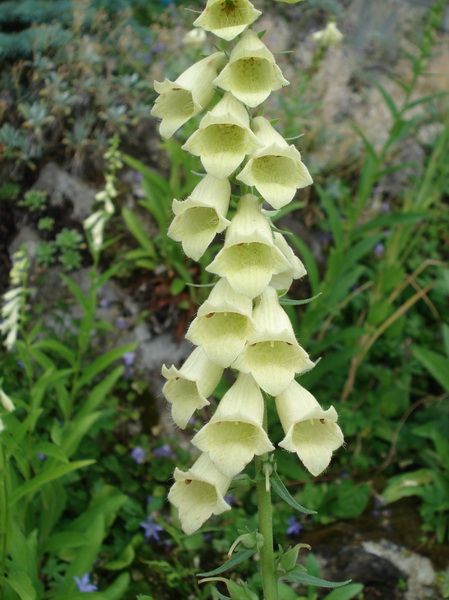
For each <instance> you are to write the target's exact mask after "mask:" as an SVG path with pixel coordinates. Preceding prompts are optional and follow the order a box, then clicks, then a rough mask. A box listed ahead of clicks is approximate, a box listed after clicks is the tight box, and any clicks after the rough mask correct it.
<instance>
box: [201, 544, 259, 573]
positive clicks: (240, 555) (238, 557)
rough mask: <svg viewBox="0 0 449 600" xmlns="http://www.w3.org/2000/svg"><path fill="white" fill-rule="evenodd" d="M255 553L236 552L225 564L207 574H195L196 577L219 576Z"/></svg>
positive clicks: (247, 551) (253, 551)
mask: <svg viewBox="0 0 449 600" xmlns="http://www.w3.org/2000/svg"><path fill="white" fill-rule="evenodd" d="M255 553H256V550H255V549H251V550H242V551H239V552H236V553H235V554H233V555H232V557H231V558H230V559H229V560H227V561H226V562H225V563H223V564H222V565H221V567H218V568H217V569H214V570H213V571H208V572H207V573H197V577H212V576H214V575H219V574H220V573H224V571H227V570H228V569H231V568H232V567H235V565H239V564H240V563H241V562H243V561H244V560H246V559H247V558H250V557H251V556H252V555H253V554H255Z"/></svg>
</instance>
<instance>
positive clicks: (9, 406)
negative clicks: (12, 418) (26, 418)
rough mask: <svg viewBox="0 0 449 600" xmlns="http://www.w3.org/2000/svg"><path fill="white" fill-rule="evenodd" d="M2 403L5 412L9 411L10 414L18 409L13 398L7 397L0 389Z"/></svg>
mask: <svg viewBox="0 0 449 600" xmlns="http://www.w3.org/2000/svg"><path fill="white" fill-rule="evenodd" d="M0 402H1V403H2V405H3V408H4V409H5V410H7V411H8V412H12V411H13V410H15V409H16V407H15V406H14V403H13V401H12V400H11V398H10V397H9V396H7V395H6V394H5V392H4V391H3V390H2V389H1V388H0Z"/></svg>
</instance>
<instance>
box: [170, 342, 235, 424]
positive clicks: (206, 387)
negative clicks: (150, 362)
mask: <svg viewBox="0 0 449 600" xmlns="http://www.w3.org/2000/svg"><path fill="white" fill-rule="evenodd" d="M222 374H223V368H222V367H219V366H218V365H216V364H214V363H213V362H212V361H210V360H209V359H208V358H207V356H206V354H205V353H204V350H203V349H202V348H201V347H199V348H196V349H195V350H194V351H193V352H192V354H191V355H190V356H189V358H188V359H187V360H186V362H185V363H184V364H183V365H182V367H181V368H180V369H177V368H176V367H175V366H173V365H172V366H171V367H170V368H169V369H168V368H167V367H166V366H165V365H163V366H162V375H163V376H164V377H165V378H166V379H167V382H166V384H165V385H164V387H163V388H162V393H163V394H164V396H165V398H166V399H167V401H168V402H170V404H171V405H172V417H173V421H174V422H175V423H176V425H178V427H181V429H184V428H185V427H186V426H187V423H188V422H189V419H190V418H191V417H192V415H193V413H194V412H195V410H199V409H200V408H203V407H204V406H207V405H208V404H209V401H208V400H207V397H208V396H210V395H211V394H212V392H213V391H214V390H215V388H216V387H217V385H218V382H219V381H220V379H221V376H222Z"/></svg>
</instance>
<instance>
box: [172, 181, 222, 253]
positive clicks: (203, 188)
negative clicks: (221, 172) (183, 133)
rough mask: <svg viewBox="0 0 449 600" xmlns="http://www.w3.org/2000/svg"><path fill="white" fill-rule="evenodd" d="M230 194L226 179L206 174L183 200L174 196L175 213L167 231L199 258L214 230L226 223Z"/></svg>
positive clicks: (219, 229) (186, 251)
mask: <svg viewBox="0 0 449 600" xmlns="http://www.w3.org/2000/svg"><path fill="white" fill-rule="evenodd" d="M230 197H231V184H230V183H229V181H228V180H227V179H217V178H216V177H213V176H212V175H206V176H205V177H204V178H203V179H202V180H201V181H200V183H199V184H198V185H197V186H196V187H195V189H194V190H193V191H192V193H191V194H190V196H189V197H188V198H186V199H185V200H182V201H179V200H176V199H174V200H173V204H172V209H173V212H174V214H175V218H174V219H173V221H172V223H171V225H170V227H169V229H168V233H167V235H168V236H169V237H171V238H172V239H173V240H175V241H177V242H181V243H182V248H183V250H184V252H185V253H186V254H187V256H190V258H193V260H199V259H200V258H201V256H202V255H203V254H204V252H205V251H206V249H207V248H208V246H209V244H210V243H211V242H212V240H213V239H214V237H215V235H216V234H217V233H221V232H222V231H223V230H224V229H226V227H227V226H228V225H229V223H230V221H228V220H227V219H226V214H227V212H228V207H229V198H230Z"/></svg>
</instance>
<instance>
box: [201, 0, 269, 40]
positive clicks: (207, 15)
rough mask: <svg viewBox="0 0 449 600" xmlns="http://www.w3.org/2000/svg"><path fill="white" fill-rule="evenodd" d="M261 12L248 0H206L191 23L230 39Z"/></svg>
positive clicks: (252, 21)
mask: <svg viewBox="0 0 449 600" xmlns="http://www.w3.org/2000/svg"><path fill="white" fill-rule="evenodd" d="M261 14H262V13H261V12H260V10H256V9H255V8H254V6H253V5H252V4H251V2H249V0H207V4H206V8H205V9H204V11H203V12H202V13H201V14H200V16H199V17H198V18H197V19H196V21H194V23H193V24H194V26H195V27H202V28H203V29H204V30H206V31H211V32H212V33H213V34H215V35H216V36H218V37H220V38H222V39H224V40H228V41H230V40H233V39H234V38H235V37H237V36H238V35H239V34H240V33H242V31H244V30H245V29H246V28H247V27H248V25H251V23H254V21H255V20H256V19H257V17H259V15H261Z"/></svg>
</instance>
